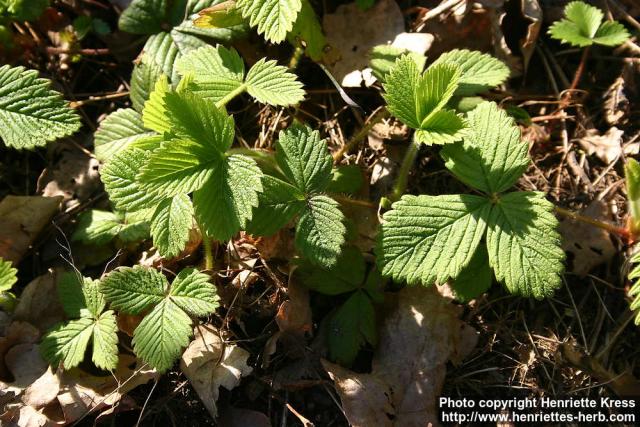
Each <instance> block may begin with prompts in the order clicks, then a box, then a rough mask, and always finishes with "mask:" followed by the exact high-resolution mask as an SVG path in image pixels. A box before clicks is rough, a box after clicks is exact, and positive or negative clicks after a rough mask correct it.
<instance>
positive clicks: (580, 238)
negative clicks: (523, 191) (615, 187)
mask: <svg viewBox="0 0 640 427" xmlns="http://www.w3.org/2000/svg"><path fill="white" fill-rule="evenodd" d="M580 215H583V216H586V217H588V218H593V219H596V220H599V221H605V222H608V221H611V216H610V214H609V208H608V206H607V204H606V203H605V202H603V201H602V200H594V201H593V202H591V204H589V206H587V208H586V209H585V210H584V211H582V212H580ZM558 231H559V232H560V234H561V235H562V248H563V249H564V250H565V251H567V252H569V253H570V254H571V255H573V256H572V257H570V259H571V262H570V263H569V264H570V266H571V271H572V272H574V273H575V274H577V275H578V276H581V277H582V276H586V275H587V273H589V272H590V271H591V270H593V269H594V268H595V267H597V266H599V265H601V264H603V263H605V262H608V261H609V260H610V259H611V258H612V257H613V256H614V255H615V254H616V253H617V252H618V251H617V249H616V247H615V245H614V244H613V242H612V240H611V235H610V234H609V232H607V231H606V230H603V229H601V228H598V227H594V226H592V225H590V224H585V223H584V222H579V221H574V220H572V219H563V220H562V221H561V222H560V226H559V227H558Z"/></svg>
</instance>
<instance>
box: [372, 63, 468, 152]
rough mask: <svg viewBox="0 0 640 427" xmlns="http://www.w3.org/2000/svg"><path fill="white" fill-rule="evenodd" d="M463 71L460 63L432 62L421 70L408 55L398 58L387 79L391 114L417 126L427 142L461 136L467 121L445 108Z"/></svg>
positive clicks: (387, 98)
mask: <svg viewBox="0 0 640 427" xmlns="http://www.w3.org/2000/svg"><path fill="white" fill-rule="evenodd" d="M459 78H460V71H459V69H458V67H457V66H456V65H453V64H448V63H441V64H435V65H432V66H431V67H429V68H428V69H427V71H426V72H425V73H424V74H422V75H421V74H420V72H419V71H418V67H417V65H416V63H415V62H414V61H413V60H412V59H411V58H410V57H409V56H407V55H403V56H402V57H400V59H398V60H397V61H396V64H395V66H394V67H393V69H392V70H391V72H390V73H389V74H388V75H387V78H386V82H385V83H384V85H383V86H384V89H385V92H386V93H385V94H384V98H385V100H386V101H387V104H388V108H389V111H390V112H391V114H393V115H394V116H396V117H397V118H398V119H400V120H401V121H402V122H403V123H405V124H406V125H407V126H409V127H412V128H414V129H416V130H417V131H418V132H416V140H417V141H419V142H424V143H427V144H445V143H451V142H454V141H456V140H457V139H460V137H461V136H462V135H463V133H462V131H463V129H464V121H463V120H462V119H461V118H460V117H458V116H457V115H456V114H455V113H453V112H451V111H448V110H443V107H444V106H445V105H446V104H447V102H449V100H450V99H451V97H452V96H453V94H454V92H455V91H456V89H457V88H458V80H459Z"/></svg>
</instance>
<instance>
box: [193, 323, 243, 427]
mask: <svg viewBox="0 0 640 427" xmlns="http://www.w3.org/2000/svg"><path fill="white" fill-rule="evenodd" d="M194 334H195V339H194V340H193V341H191V344H189V347H187V349H186V350H185V352H184V354H183V355H182V358H181V359H180V369H182V372H183V373H184V374H185V376H186V377H187V378H188V379H189V381H190V382H191V385H192V386H193V388H194V389H195V390H196V392H197V393H198V396H200V399H201V400H202V403H203V404H204V406H205V407H206V408H207V410H208V411H209V414H211V416H212V417H213V418H215V417H216V416H217V414H218V410H217V407H216V401H217V400H218V395H219V389H220V386H222V387H224V388H226V389H227V390H231V389H233V388H234V387H236V386H237V385H238V384H239V383H240V379H241V378H242V377H244V376H247V375H249V374H250V373H251V371H252V368H251V367H250V366H248V365H247V359H248V358H249V353H248V352H247V351H246V350H244V349H242V348H240V347H238V346H236V345H230V344H225V343H224V342H223V341H222V339H221V338H220V335H219V331H218V330H217V328H216V327H215V326H213V325H210V324H207V325H200V326H197V327H196V328H194Z"/></svg>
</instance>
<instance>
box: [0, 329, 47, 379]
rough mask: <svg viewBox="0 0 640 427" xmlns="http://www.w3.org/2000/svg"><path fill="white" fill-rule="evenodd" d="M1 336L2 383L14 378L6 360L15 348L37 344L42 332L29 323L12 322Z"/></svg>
mask: <svg viewBox="0 0 640 427" xmlns="http://www.w3.org/2000/svg"><path fill="white" fill-rule="evenodd" d="M3 329H4V331H3V333H2V336H0V381H11V379H12V377H11V374H10V372H9V370H8V369H7V367H6V365H5V362H4V358H5V356H6V354H7V352H8V351H9V349H11V348H12V347H13V346H15V345H18V344H35V343H37V342H38V339H39V338H40V331H39V330H38V328H36V327H35V326H33V325H31V324H30V323H27V322H20V321H17V322H12V323H11V324H10V325H9V326H7V327H6V328H3Z"/></svg>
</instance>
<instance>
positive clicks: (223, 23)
mask: <svg viewBox="0 0 640 427" xmlns="http://www.w3.org/2000/svg"><path fill="white" fill-rule="evenodd" d="M243 20H244V18H243V17H242V12H240V10H238V8H236V2H235V1H234V0H226V1H223V2H222V3H218V4H216V5H214V6H211V7H208V8H206V9H203V10H201V11H200V12H199V13H198V18H196V19H195V20H194V21H193V23H194V25H195V26H196V27H198V28H229V27H233V26H236V25H240V24H242V23H243Z"/></svg>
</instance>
